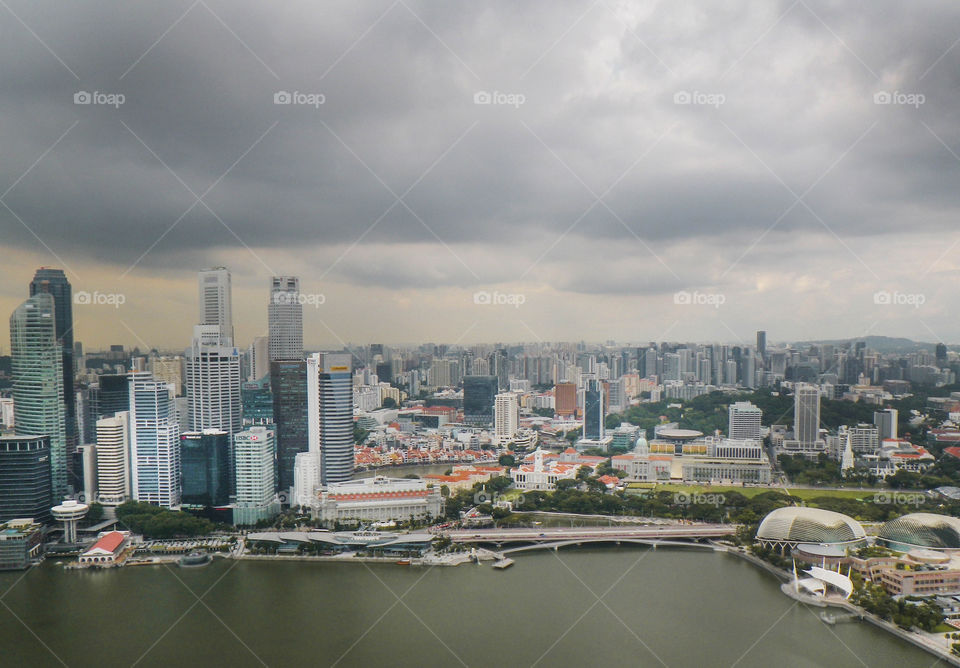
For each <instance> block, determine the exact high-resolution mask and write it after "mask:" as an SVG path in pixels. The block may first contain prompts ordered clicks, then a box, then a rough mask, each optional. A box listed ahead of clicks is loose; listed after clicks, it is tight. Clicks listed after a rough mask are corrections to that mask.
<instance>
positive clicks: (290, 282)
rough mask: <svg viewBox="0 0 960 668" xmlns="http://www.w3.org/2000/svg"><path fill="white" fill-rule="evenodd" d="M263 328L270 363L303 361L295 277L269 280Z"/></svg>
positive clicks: (301, 308)
mask: <svg viewBox="0 0 960 668" xmlns="http://www.w3.org/2000/svg"><path fill="white" fill-rule="evenodd" d="M267 327H268V338H269V341H270V344H269V348H270V353H269V354H270V359H271V360H301V359H303V304H302V303H301V299H300V279H299V278H297V277H296V276H274V277H273V278H271V279H270V303H269V304H268V306H267Z"/></svg>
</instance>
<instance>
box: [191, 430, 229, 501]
mask: <svg viewBox="0 0 960 668" xmlns="http://www.w3.org/2000/svg"><path fill="white" fill-rule="evenodd" d="M232 451H233V444H232V443H231V442H230V435H229V434H228V433H227V432H225V431H221V430H220V429H204V430H203V431H202V432H195V431H194V432H187V433H185V434H180V475H181V482H182V484H181V495H180V500H181V501H182V502H183V503H189V504H194V505H200V506H213V507H217V506H225V505H227V504H228V503H230V489H231V487H232V486H233V482H232V479H231V478H232V476H231V472H232V470H233V467H232V465H231V463H230V454H231V452H232Z"/></svg>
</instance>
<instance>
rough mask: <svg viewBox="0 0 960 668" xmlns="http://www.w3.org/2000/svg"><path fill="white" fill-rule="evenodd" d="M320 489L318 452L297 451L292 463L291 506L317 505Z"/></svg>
mask: <svg viewBox="0 0 960 668" xmlns="http://www.w3.org/2000/svg"><path fill="white" fill-rule="evenodd" d="M318 489H320V453H319V452H298V453H297V457H296V460H295V461H294V464H293V497H292V498H291V500H290V505H291V506H304V507H306V508H312V507H313V506H315V505H317V490H318Z"/></svg>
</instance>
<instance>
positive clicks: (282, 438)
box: [270, 360, 308, 494]
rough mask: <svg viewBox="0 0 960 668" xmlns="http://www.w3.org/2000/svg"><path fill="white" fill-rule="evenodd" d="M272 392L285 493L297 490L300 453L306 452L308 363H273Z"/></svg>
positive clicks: (279, 480) (279, 476) (280, 479)
mask: <svg viewBox="0 0 960 668" xmlns="http://www.w3.org/2000/svg"><path fill="white" fill-rule="evenodd" d="M270 390H271V392H272V393H273V421H274V423H275V424H276V426H277V428H276V447H277V470H278V474H277V484H278V486H279V489H280V491H281V492H283V493H284V494H286V493H288V492H289V491H290V488H292V487H293V469H294V464H295V463H296V458H297V453H298V452H306V451H307V448H308V437H307V363H306V362H305V361H303V360H301V361H289V362H288V361H280V362H271V363H270Z"/></svg>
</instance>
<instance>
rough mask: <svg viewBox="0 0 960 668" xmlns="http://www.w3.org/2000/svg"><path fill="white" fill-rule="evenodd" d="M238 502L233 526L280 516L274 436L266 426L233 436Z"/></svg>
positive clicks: (234, 511) (234, 512)
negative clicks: (275, 472) (278, 514)
mask: <svg viewBox="0 0 960 668" xmlns="http://www.w3.org/2000/svg"><path fill="white" fill-rule="evenodd" d="M233 451H234V458H235V465H234V466H235V469H236V479H237V482H236V487H237V498H236V503H235V505H234V510H233V523H234V524H241V525H248V524H256V523H257V522H259V521H261V520H267V519H270V518H271V517H273V516H274V515H276V514H277V513H279V512H280V502H279V501H278V499H277V493H276V478H275V474H274V470H275V469H274V462H275V459H276V441H275V439H274V432H273V431H272V430H271V429H270V428H268V427H263V426H256V427H250V428H249V429H247V430H246V431H241V432H240V433H239V434H234V435H233Z"/></svg>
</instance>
